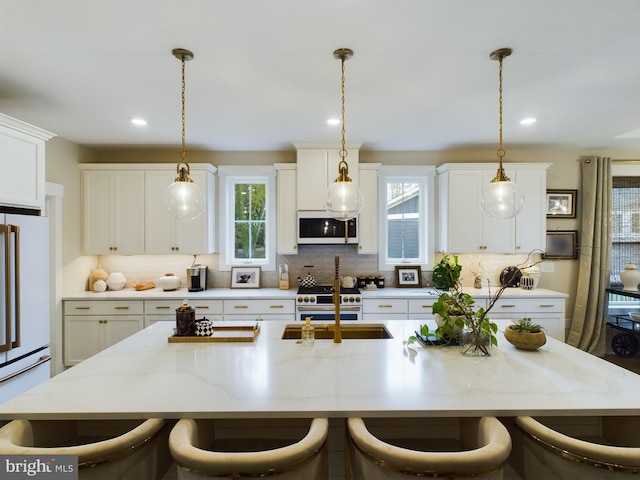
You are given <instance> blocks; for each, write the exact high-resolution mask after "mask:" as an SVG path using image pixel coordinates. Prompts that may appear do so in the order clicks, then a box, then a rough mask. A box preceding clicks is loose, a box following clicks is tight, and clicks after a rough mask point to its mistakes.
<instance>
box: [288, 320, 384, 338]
mask: <svg viewBox="0 0 640 480" xmlns="http://www.w3.org/2000/svg"><path fill="white" fill-rule="evenodd" d="M303 325H304V323H300V324H289V325H286V326H285V328H284V331H283V332H282V338H283V339H284V340H300V337H301V331H302V327H303ZM313 327H314V332H315V336H316V339H318V340H323V339H329V340H333V331H334V329H335V326H334V325H327V324H322V325H313ZM341 327H342V339H343V340H366V339H371V340H375V339H383V338H393V335H391V333H390V332H389V330H387V327H385V326H384V325H383V324H381V323H358V324H357V325H354V324H347V325H344V324H342V325H341Z"/></svg>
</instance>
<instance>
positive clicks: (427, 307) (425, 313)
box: [409, 298, 438, 320]
mask: <svg viewBox="0 0 640 480" xmlns="http://www.w3.org/2000/svg"><path fill="white" fill-rule="evenodd" d="M437 300H438V299H437V298H425V299H417V298H413V299H410V300H409V320H433V313H432V307H433V304H434V303H435V302H436V301H437Z"/></svg>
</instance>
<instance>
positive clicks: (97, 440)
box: [0, 418, 173, 480]
mask: <svg viewBox="0 0 640 480" xmlns="http://www.w3.org/2000/svg"><path fill="white" fill-rule="evenodd" d="M172 424H173V422H167V421H165V420H162V419H159V418H151V419H148V420H122V421H119V420H51V421H50V420H13V421H11V422H9V423H7V424H6V425H4V426H3V427H2V428H0V452H2V454H4V455H20V456H24V455H47V456H49V455H77V456H78V478H79V479H80V480H116V479H129V478H135V479H137V480H138V479H139V480H145V479H148V480H159V479H161V478H163V476H164V475H165V473H166V472H167V470H168V469H169V467H170V466H171V464H172V461H171V455H170V454H169V448H168V437H169V431H170V429H171V425H172Z"/></svg>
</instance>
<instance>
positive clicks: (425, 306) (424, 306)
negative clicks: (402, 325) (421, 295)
mask: <svg viewBox="0 0 640 480" xmlns="http://www.w3.org/2000/svg"><path fill="white" fill-rule="evenodd" d="M422 308H433V305H422Z"/></svg>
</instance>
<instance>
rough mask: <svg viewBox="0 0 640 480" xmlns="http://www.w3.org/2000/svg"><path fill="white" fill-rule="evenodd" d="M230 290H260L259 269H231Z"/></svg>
mask: <svg viewBox="0 0 640 480" xmlns="http://www.w3.org/2000/svg"><path fill="white" fill-rule="evenodd" d="M231 288H260V267H231Z"/></svg>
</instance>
